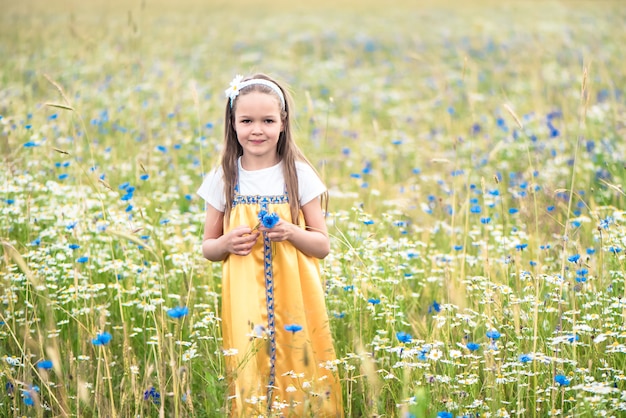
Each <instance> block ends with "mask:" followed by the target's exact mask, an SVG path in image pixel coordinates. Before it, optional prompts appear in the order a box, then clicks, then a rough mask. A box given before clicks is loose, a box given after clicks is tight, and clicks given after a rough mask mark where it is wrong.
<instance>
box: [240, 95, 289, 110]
mask: <svg viewBox="0 0 626 418" xmlns="http://www.w3.org/2000/svg"><path fill="white" fill-rule="evenodd" d="M251 111H255V112H256V111H263V112H270V111H271V112H275V113H278V114H280V111H281V105H280V99H279V98H278V97H277V96H276V95H275V94H271V93H264V92H260V91H252V92H250V93H247V94H240V95H239V97H237V103H236V107H235V114H238V113H241V112H246V113H248V112H251Z"/></svg>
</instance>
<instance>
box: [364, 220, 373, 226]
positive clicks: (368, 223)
mask: <svg viewBox="0 0 626 418" xmlns="http://www.w3.org/2000/svg"><path fill="white" fill-rule="evenodd" d="M363 223H364V224H365V225H374V221H373V220H371V219H368V220H366V221H363Z"/></svg>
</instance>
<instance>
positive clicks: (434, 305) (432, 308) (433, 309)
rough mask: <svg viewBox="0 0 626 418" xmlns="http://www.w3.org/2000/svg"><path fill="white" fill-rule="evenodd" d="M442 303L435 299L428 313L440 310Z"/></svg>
mask: <svg viewBox="0 0 626 418" xmlns="http://www.w3.org/2000/svg"><path fill="white" fill-rule="evenodd" d="M440 311H441V305H439V303H438V302H437V301H436V300H433V303H432V304H431V305H430V306H429V307H428V313H433V312H440Z"/></svg>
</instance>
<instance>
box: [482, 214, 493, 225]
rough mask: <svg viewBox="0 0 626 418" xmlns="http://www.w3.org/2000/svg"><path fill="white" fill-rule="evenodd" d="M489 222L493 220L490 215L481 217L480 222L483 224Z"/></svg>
mask: <svg viewBox="0 0 626 418" xmlns="http://www.w3.org/2000/svg"><path fill="white" fill-rule="evenodd" d="M489 222H491V218H490V217H489V216H485V217H483V218H480V223H481V224H488V223H489Z"/></svg>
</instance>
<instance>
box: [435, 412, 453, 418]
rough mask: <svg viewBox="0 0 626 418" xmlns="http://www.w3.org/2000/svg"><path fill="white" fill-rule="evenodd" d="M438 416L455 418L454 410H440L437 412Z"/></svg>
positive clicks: (440, 417)
mask: <svg viewBox="0 0 626 418" xmlns="http://www.w3.org/2000/svg"><path fill="white" fill-rule="evenodd" d="M437 418H454V415H452V412H448V411H439V412H437Z"/></svg>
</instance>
